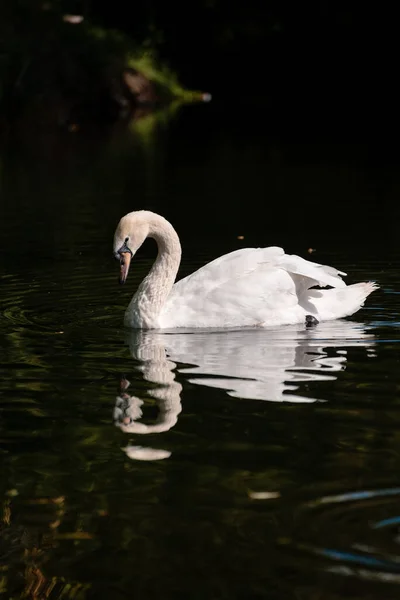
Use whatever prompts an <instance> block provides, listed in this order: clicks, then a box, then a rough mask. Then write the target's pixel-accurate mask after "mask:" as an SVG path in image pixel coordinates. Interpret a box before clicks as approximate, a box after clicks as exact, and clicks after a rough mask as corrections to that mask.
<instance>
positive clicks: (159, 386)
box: [114, 321, 374, 460]
mask: <svg viewBox="0 0 400 600" xmlns="http://www.w3.org/2000/svg"><path fill="white" fill-rule="evenodd" d="M126 335H127V342H128V343H129V349H130V353H131V355H132V357H133V358H134V359H135V360H136V361H138V365H137V366H136V369H137V370H139V371H141V373H142V375H143V379H144V380H145V381H148V382H150V383H154V384H156V386H155V387H149V388H147V389H146V390H145V391H144V394H143V395H144V396H146V397H152V398H154V399H155V400H156V403H157V405H158V411H159V412H158V416H157V419H156V420H155V422H154V423H152V424H147V423H143V422H141V420H140V419H141V418H142V416H143V415H142V406H143V404H144V400H143V399H141V398H140V397H139V396H137V395H133V394H132V395H131V394H130V391H129V387H130V383H129V381H128V380H127V379H122V381H121V389H120V393H119V395H118V396H117V401H116V405H115V408H114V421H115V423H116V425H117V426H118V427H120V428H121V430H122V431H124V432H126V433H131V434H152V433H161V432H165V431H168V430H169V429H171V428H172V427H173V426H174V425H175V424H176V422H177V420H178V415H179V413H180V412H181V411H182V406H181V391H182V385H181V384H180V383H179V382H178V381H176V373H180V374H181V375H182V378H184V379H185V380H186V381H189V382H190V383H192V384H198V385H203V386H207V387H213V388H219V389H223V390H225V391H226V393H227V394H229V395H230V396H233V397H236V398H244V399H253V400H268V401H272V402H297V403H299V402H308V403H309V402H315V401H318V400H319V399H318V398H311V397H309V396H303V395H302V391H301V384H302V383H304V382H310V381H332V380H335V379H336V378H337V377H338V373H339V372H340V371H343V370H344V369H345V367H346V361H347V348H349V347H355V346H362V347H364V348H365V349H366V353H367V356H374V336H373V334H372V333H370V332H368V330H367V329H366V326H365V325H363V324H360V323H354V322H351V321H327V322H323V323H320V324H319V325H317V326H316V327H313V328H308V329H307V328H305V327H304V326H299V325H296V326H285V327H279V328H273V329H272V328H271V329H237V330H231V331H226V330H212V331H210V330H208V331H205V330H203V331H201V330H200V331H199V330H183V329H180V330H179V332H177V331H176V330H175V331H171V332H170V333H169V332H168V331H165V330H163V331H160V330H158V331H157V330H147V331H143V330H132V331H130V332H127V334H126ZM134 393H135V394H137V393H138V389H135V390H134ZM125 451H126V453H127V454H128V456H129V457H130V458H133V459H138V460H157V459H160V458H167V457H168V456H170V453H169V452H168V451H166V450H158V449H155V448H144V447H142V446H131V445H130V446H128V447H127V448H125Z"/></svg>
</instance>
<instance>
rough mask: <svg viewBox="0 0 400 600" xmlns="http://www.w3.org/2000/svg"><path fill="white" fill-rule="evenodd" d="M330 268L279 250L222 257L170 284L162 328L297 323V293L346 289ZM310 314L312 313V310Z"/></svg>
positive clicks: (246, 251)
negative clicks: (328, 288) (322, 289)
mask: <svg viewBox="0 0 400 600" xmlns="http://www.w3.org/2000/svg"><path fill="white" fill-rule="evenodd" d="M340 275H345V273H342V272H340V271H337V270H336V269H334V268H332V267H327V266H324V265H319V264H317V263H312V262H310V261H307V260H305V259H303V258H300V257H299V256H294V255H287V254H285V252H284V250H283V249H282V248H279V247H276V246H271V247H269V248H244V249H241V250H236V251H235V252H231V253H229V254H225V255H224V256H221V257H219V258H217V259H216V260H214V261H212V262H210V263H209V264H207V265H205V266H204V267H201V268H200V269H199V270H198V271H196V272H195V273H193V274H191V275H189V276H188V277H186V278H184V279H182V280H181V281H179V282H178V283H176V284H175V285H174V287H173V288H172V291H171V294H170V296H169V298H168V300H167V302H166V305H165V307H164V309H163V311H162V313H161V315H160V325H161V327H221V326H222V327H249V326H265V325H268V324H271V325H277V324H280V323H287V324H288V323H298V322H300V321H301V320H302V319H303V318H304V315H305V314H306V313H305V311H304V309H303V308H302V307H301V306H300V305H299V294H302V293H303V294H304V291H305V290H308V289H309V288H310V287H312V286H315V285H321V286H327V285H329V286H335V287H346V284H345V283H344V281H343V280H342V279H341V277H340ZM310 312H312V311H310Z"/></svg>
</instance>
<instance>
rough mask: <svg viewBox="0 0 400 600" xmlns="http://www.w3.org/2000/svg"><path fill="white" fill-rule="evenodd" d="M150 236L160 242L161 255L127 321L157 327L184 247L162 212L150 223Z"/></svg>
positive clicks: (131, 304) (132, 306)
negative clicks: (161, 215) (160, 215)
mask: <svg viewBox="0 0 400 600" xmlns="http://www.w3.org/2000/svg"><path fill="white" fill-rule="evenodd" d="M148 237H151V238H153V239H154V240H155V241H156V243H157V247H158V254H157V258H156V260H155V262H154V264H153V266H152V268H151V270H150V272H149V274H148V275H147V277H145V279H143V281H142V283H141V284H140V285H139V288H138V289H137V291H136V293H135V295H134V296H133V298H132V300H131V302H130V304H129V306H128V308H127V311H126V314H125V325H127V326H128V327H136V328H141V329H156V328H157V327H158V326H159V325H158V317H159V315H160V312H161V310H162V308H163V306H164V304H165V302H166V300H167V298H168V296H169V294H170V292H171V289H172V286H173V285H174V281H175V278H176V274H177V272H178V269H179V264H180V262H181V254H182V250H181V244H180V242H179V238H178V235H177V233H176V231H175V229H174V228H173V227H172V225H171V224H170V223H168V221H166V219H164V218H163V217H159V216H158V215H154V218H153V220H152V222H151V223H150V229H149V234H148Z"/></svg>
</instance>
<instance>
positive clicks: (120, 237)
mask: <svg viewBox="0 0 400 600" xmlns="http://www.w3.org/2000/svg"><path fill="white" fill-rule="evenodd" d="M148 235H149V219H148V213H147V211H144V210H140V211H136V212H131V213H129V214H127V215H125V216H124V217H122V219H121V220H120V222H119V223H118V227H117V229H116V230H115V234H114V256H115V258H117V259H118V260H119V262H120V267H121V269H120V277H119V282H120V283H125V281H126V278H127V277H128V271H129V265H130V264H131V260H132V258H133V256H134V255H135V254H136V252H137V250H138V249H139V248H140V246H141V245H142V244H143V242H144V240H145V239H146V238H147V237H148Z"/></svg>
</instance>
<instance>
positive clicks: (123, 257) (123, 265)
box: [119, 252, 132, 285]
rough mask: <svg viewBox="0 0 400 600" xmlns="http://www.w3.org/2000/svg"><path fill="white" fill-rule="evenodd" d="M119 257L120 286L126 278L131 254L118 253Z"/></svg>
mask: <svg viewBox="0 0 400 600" xmlns="http://www.w3.org/2000/svg"><path fill="white" fill-rule="evenodd" d="M119 255H120V259H119V264H120V271H119V282H120V284H121V285H122V284H123V283H125V281H126V278H127V277H128V271H129V265H130V264H131V258H132V254H131V252H120V253H119Z"/></svg>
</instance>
